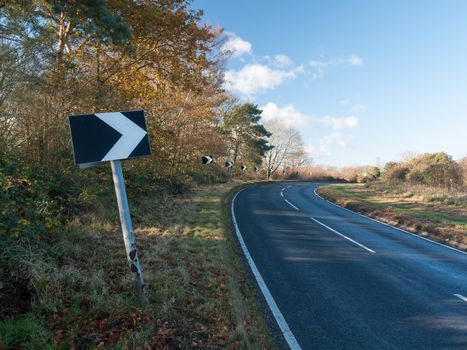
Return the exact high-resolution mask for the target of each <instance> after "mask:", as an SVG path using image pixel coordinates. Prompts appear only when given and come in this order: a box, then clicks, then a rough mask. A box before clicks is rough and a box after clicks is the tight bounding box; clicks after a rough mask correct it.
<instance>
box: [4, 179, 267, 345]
mask: <svg viewBox="0 0 467 350" xmlns="http://www.w3.org/2000/svg"><path fill="white" fill-rule="evenodd" d="M232 187H233V185H232V184H224V185H215V186H211V187H203V188H199V189H196V190H195V191H194V193H192V194H191V195H186V196H182V197H176V198H166V199H158V200H153V199H151V198H145V199H144V200H142V201H139V202H137V203H134V202H135V201H133V203H131V204H134V206H133V207H132V212H133V216H134V218H133V220H134V227H135V233H136V236H137V242H138V249H139V254H140V260H141V264H142V268H143V272H144V277H145V282H146V284H147V286H148V294H149V301H150V304H149V306H148V307H147V308H146V309H144V310H142V309H140V308H139V306H138V302H137V299H136V296H135V294H134V291H133V289H132V286H131V281H130V274H129V271H128V266H127V263H126V258H125V252H124V246H123V241H122V237H121V232H120V228H119V226H118V225H116V223H117V222H118V219H117V217H116V216H115V211H114V210H113V209H112V210H111V211H110V213H111V214H110V216H109V217H108V218H103V217H102V216H100V217H88V218H84V219H81V220H76V221H74V222H72V223H70V225H69V227H68V228H69V231H68V232H63V233H61V235H60V237H59V238H58V239H57V240H54V242H53V243H51V244H50V245H43V247H42V248H41V247H40V245H34V246H32V245H31V246H29V247H28V246H27V245H23V246H21V247H12V248H11V249H10V250H9V251H4V252H3V256H2V261H8V265H9V266H8V267H7V269H8V271H9V273H10V272H14V273H15V274H18V275H21V276H22V279H23V280H25V281H26V282H27V283H25V285H27V288H28V289H29V290H30V295H29V298H28V299H27V300H26V298H25V300H23V302H25V303H26V302H28V303H29V306H28V307H27V308H26V310H23V311H21V312H16V313H14V312H13V313H12V314H11V315H10V316H9V317H7V318H6V319H5V320H3V321H1V322H0V348H1V343H3V345H5V346H10V347H17V348H25V349H27V348H31V349H33V348H44V349H45V348H50V349H53V348H57V349H68V348H70V349H93V348H105V349H180V348H181V349H192V348H203V349H206V348H207V349H215V348H217V349H220V348H229V349H237V348H242V349H264V348H268V349H269V348H273V347H274V345H273V343H272V340H271V338H270V337H269V335H268V332H267V329H266V326H265V323H264V321H263V319H262V317H261V313H260V312H259V311H258V308H257V305H256V301H255V298H254V292H253V290H252V289H251V287H250V284H249V282H248V278H246V274H245V268H244V264H243V262H242V260H241V258H240V257H239V255H238V254H237V253H236V243H235V241H234V240H233V236H232V235H231V231H230V229H231V228H230V222H229V218H228V211H227V209H226V201H227V200H228V197H229V196H230V195H231V193H232V191H231V190H232ZM112 205H113V203H112ZM85 222H87V223H86V224H85Z"/></svg>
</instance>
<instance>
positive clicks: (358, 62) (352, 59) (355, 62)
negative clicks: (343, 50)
mask: <svg viewBox="0 0 467 350" xmlns="http://www.w3.org/2000/svg"><path fill="white" fill-rule="evenodd" d="M347 63H348V64H350V65H351V66H362V65H363V60H362V59H361V58H360V57H358V56H355V55H350V56H349V57H348V58H347Z"/></svg>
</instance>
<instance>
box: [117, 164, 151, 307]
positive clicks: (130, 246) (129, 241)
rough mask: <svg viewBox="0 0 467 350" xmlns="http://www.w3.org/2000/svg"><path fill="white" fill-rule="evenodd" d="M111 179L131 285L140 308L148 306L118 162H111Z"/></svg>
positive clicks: (120, 165)
mask: <svg viewBox="0 0 467 350" xmlns="http://www.w3.org/2000/svg"><path fill="white" fill-rule="evenodd" d="M110 166H111V167H112V177H113V181H114V187H115V195H116V197H117V205H118V212H119V214H120V223H121V224H122V233H123V241H124V242H125V250H126V256H127V260H128V264H129V265H130V271H131V274H132V277H133V283H134V285H135V288H136V292H137V294H138V299H139V302H140V304H141V306H143V307H144V306H146V305H147V304H148V296H147V294H146V287H145V285H144V279H143V271H142V270H141V265H140V263H139V259H138V252H137V250H136V239H135V235H134V233H133V227H132V225H131V216H130V208H129V206H128V200H127V197H126V189H125V180H124V178H123V171H122V162H121V161H120V160H111V161H110Z"/></svg>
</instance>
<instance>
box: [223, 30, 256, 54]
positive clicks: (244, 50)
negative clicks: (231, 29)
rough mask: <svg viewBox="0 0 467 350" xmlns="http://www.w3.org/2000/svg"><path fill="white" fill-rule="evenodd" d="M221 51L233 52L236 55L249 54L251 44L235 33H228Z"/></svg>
mask: <svg viewBox="0 0 467 350" xmlns="http://www.w3.org/2000/svg"><path fill="white" fill-rule="evenodd" d="M221 51H222V52H224V53H227V52H228V53H232V56H234V57H239V56H243V55H249V54H251V44H250V43H249V42H248V41H246V40H243V39H242V38H240V37H238V36H237V35H235V34H234V33H227V41H226V42H225V43H224V45H223V46H222V47H221Z"/></svg>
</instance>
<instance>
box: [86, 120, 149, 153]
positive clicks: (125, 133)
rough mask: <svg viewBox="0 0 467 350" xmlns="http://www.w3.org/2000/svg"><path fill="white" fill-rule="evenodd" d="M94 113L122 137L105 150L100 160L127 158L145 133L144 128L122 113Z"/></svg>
mask: <svg viewBox="0 0 467 350" xmlns="http://www.w3.org/2000/svg"><path fill="white" fill-rule="evenodd" d="M95 115H96V117H98V118H99V119H100V120H102V121H103V122H104V123H106V124H107V125H109V126H111V127H112V128H114V129H115V130H117V131H118V132H119V133H120V134H122V137H120V138H119V139H118V141H117V142H116V143H115V145H113V147H112V148H111V149H110V150H109V151H108V152H107V154H106V155H105V157H104V158H102V161H106V160H116V159H126V158H128V157H129V156H130V154H131V152H133V151H134V149H135V148H136V146H138V144H139V143H140V142H141V140H142V139H143V137H144V136H146V134H147V132H146V130H144V129H142V128H141V127H140V126H139V125H138V124H136V123H134V122H133V121H131V120H130V119H128V118H127V117H125V115H124V114H122V113H119V112H111V113H96V114H95Z"/></svg>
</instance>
